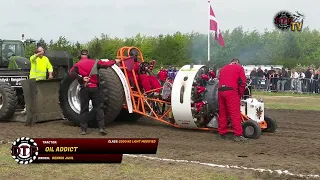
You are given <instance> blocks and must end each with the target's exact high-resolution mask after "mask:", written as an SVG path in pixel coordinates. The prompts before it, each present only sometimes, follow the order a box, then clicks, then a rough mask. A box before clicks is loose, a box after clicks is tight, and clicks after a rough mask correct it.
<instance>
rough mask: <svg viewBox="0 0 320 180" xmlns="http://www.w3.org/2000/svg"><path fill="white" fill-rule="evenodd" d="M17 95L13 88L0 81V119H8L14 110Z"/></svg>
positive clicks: (16, 103)
mask: <svg viewBox="0 0 320 180" xmlns="http://www.w3.org/2000/svg"><path fill="white" fill-rule="evenodd" d="M17 105H18V97H17V94H16V91H15V90H14V88H12V87H11V86H10V85H9V84H7V83H2V82H1V83H0V121H5V120H10V118H12V116H13V114H14V113H15V111H16V108H17Z"/></svg>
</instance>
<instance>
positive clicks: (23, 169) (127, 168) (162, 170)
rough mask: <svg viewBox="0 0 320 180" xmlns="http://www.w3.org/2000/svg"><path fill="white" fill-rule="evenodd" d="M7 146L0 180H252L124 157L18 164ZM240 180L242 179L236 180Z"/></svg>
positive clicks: (1, 153) (1, 150) (0, 149)
mask: <svg viewBox="0 0 320 180" xmlns="http://www.w3.org/2000/svg"><path fill="white" fill-rule="evenodd" d="M9 153H10V145H8V144H5V145H0V178H1V179H3V180H10V179H17V177H19V178H20V179H32V180H37V179H39V180H42V179H55V180H66V179H67V180H82V179H83V180H87V179H95V180H100V179H101V180H108V179H110V180H111V179H112V180H117V179H119V180H122V179H126V180H127V179H128V180H129V179H139V180H141V179H146V180H149V179H153V180H155V179H168V180H169V179H170V180H171V179H183V180H189V179H190V180H194V179H210V180H225V179H230V180H237V179H248V180H250V179H254V178H253V177H252V176H251V175H250V173H249V174H247V173H243V172H242V171H240V170H235V171H233V172H232V173H230V172H227V171H226V170H223V169H212V168H210V167H206V166H199V165H193V164H181V163H179V164H178V163H171V162H160V161H159V162H155V161H152V160H145V159H137V158H132V157H124V159H123V162H122V164H41V165H37V164H30V165H18V164H17V163H16V162H15V161H14V160H13V159H12V157H11V156H10V155H9ZM239 177H241V178H239Z"/></svg>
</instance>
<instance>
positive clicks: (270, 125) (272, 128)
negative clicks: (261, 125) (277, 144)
mask: <svg viewBox="0 0 320 180" xmlns="http://www.w3.org/2000/svg"><path fill="white" fill-rule="evenodd" d="M264 120H265V121H266V123H267V128H266V129H263V130H262V131H263V132H269V133H274V132H276V130H277V128H278V124H277V121H276V120H275V119H273V118H271V117H269V116H264Z"/></svg>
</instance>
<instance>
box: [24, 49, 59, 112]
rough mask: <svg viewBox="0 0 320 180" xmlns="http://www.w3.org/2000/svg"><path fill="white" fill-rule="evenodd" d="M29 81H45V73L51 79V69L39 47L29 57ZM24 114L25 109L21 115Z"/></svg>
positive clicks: (47, 59)
mask: <svg viewBox="0 0 320 180" xmlns="http://www.w3.org/2000/svg"><path fill="white" fill-rule="evenodd" d="M30 67H31V68H30V74H29V78H30V79H36V81H39V80H45V79H47V71H48V74H49V77H48V78H49V79H53V67H52V65H51V63H50V60H49V58H48V57H47V56H45V55H44V49H43V47H41V46H39V47H38V48H37V52H36V53H35V54H34V55H32V56H31V57H30ZM25 112H26V107H25V108H24V109H23V111H22V113H25Z"/></svg>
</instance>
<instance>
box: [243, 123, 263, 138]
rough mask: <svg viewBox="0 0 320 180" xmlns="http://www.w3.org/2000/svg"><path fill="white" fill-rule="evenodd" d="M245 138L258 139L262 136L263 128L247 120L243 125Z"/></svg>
mask: <svg viewBox="0 0 320 180" xmlns="http://www.w3.org/2000/svg"><path fill="white" fill-rule="evenodd" d="M242 129H243V136H244V137H246V138H250V139H258V138H259V137H260V135H261V128H260V126H259V124H258V123H257V122H256V121H253V120H247V121H245V122H243V123H242Z"/></svg>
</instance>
